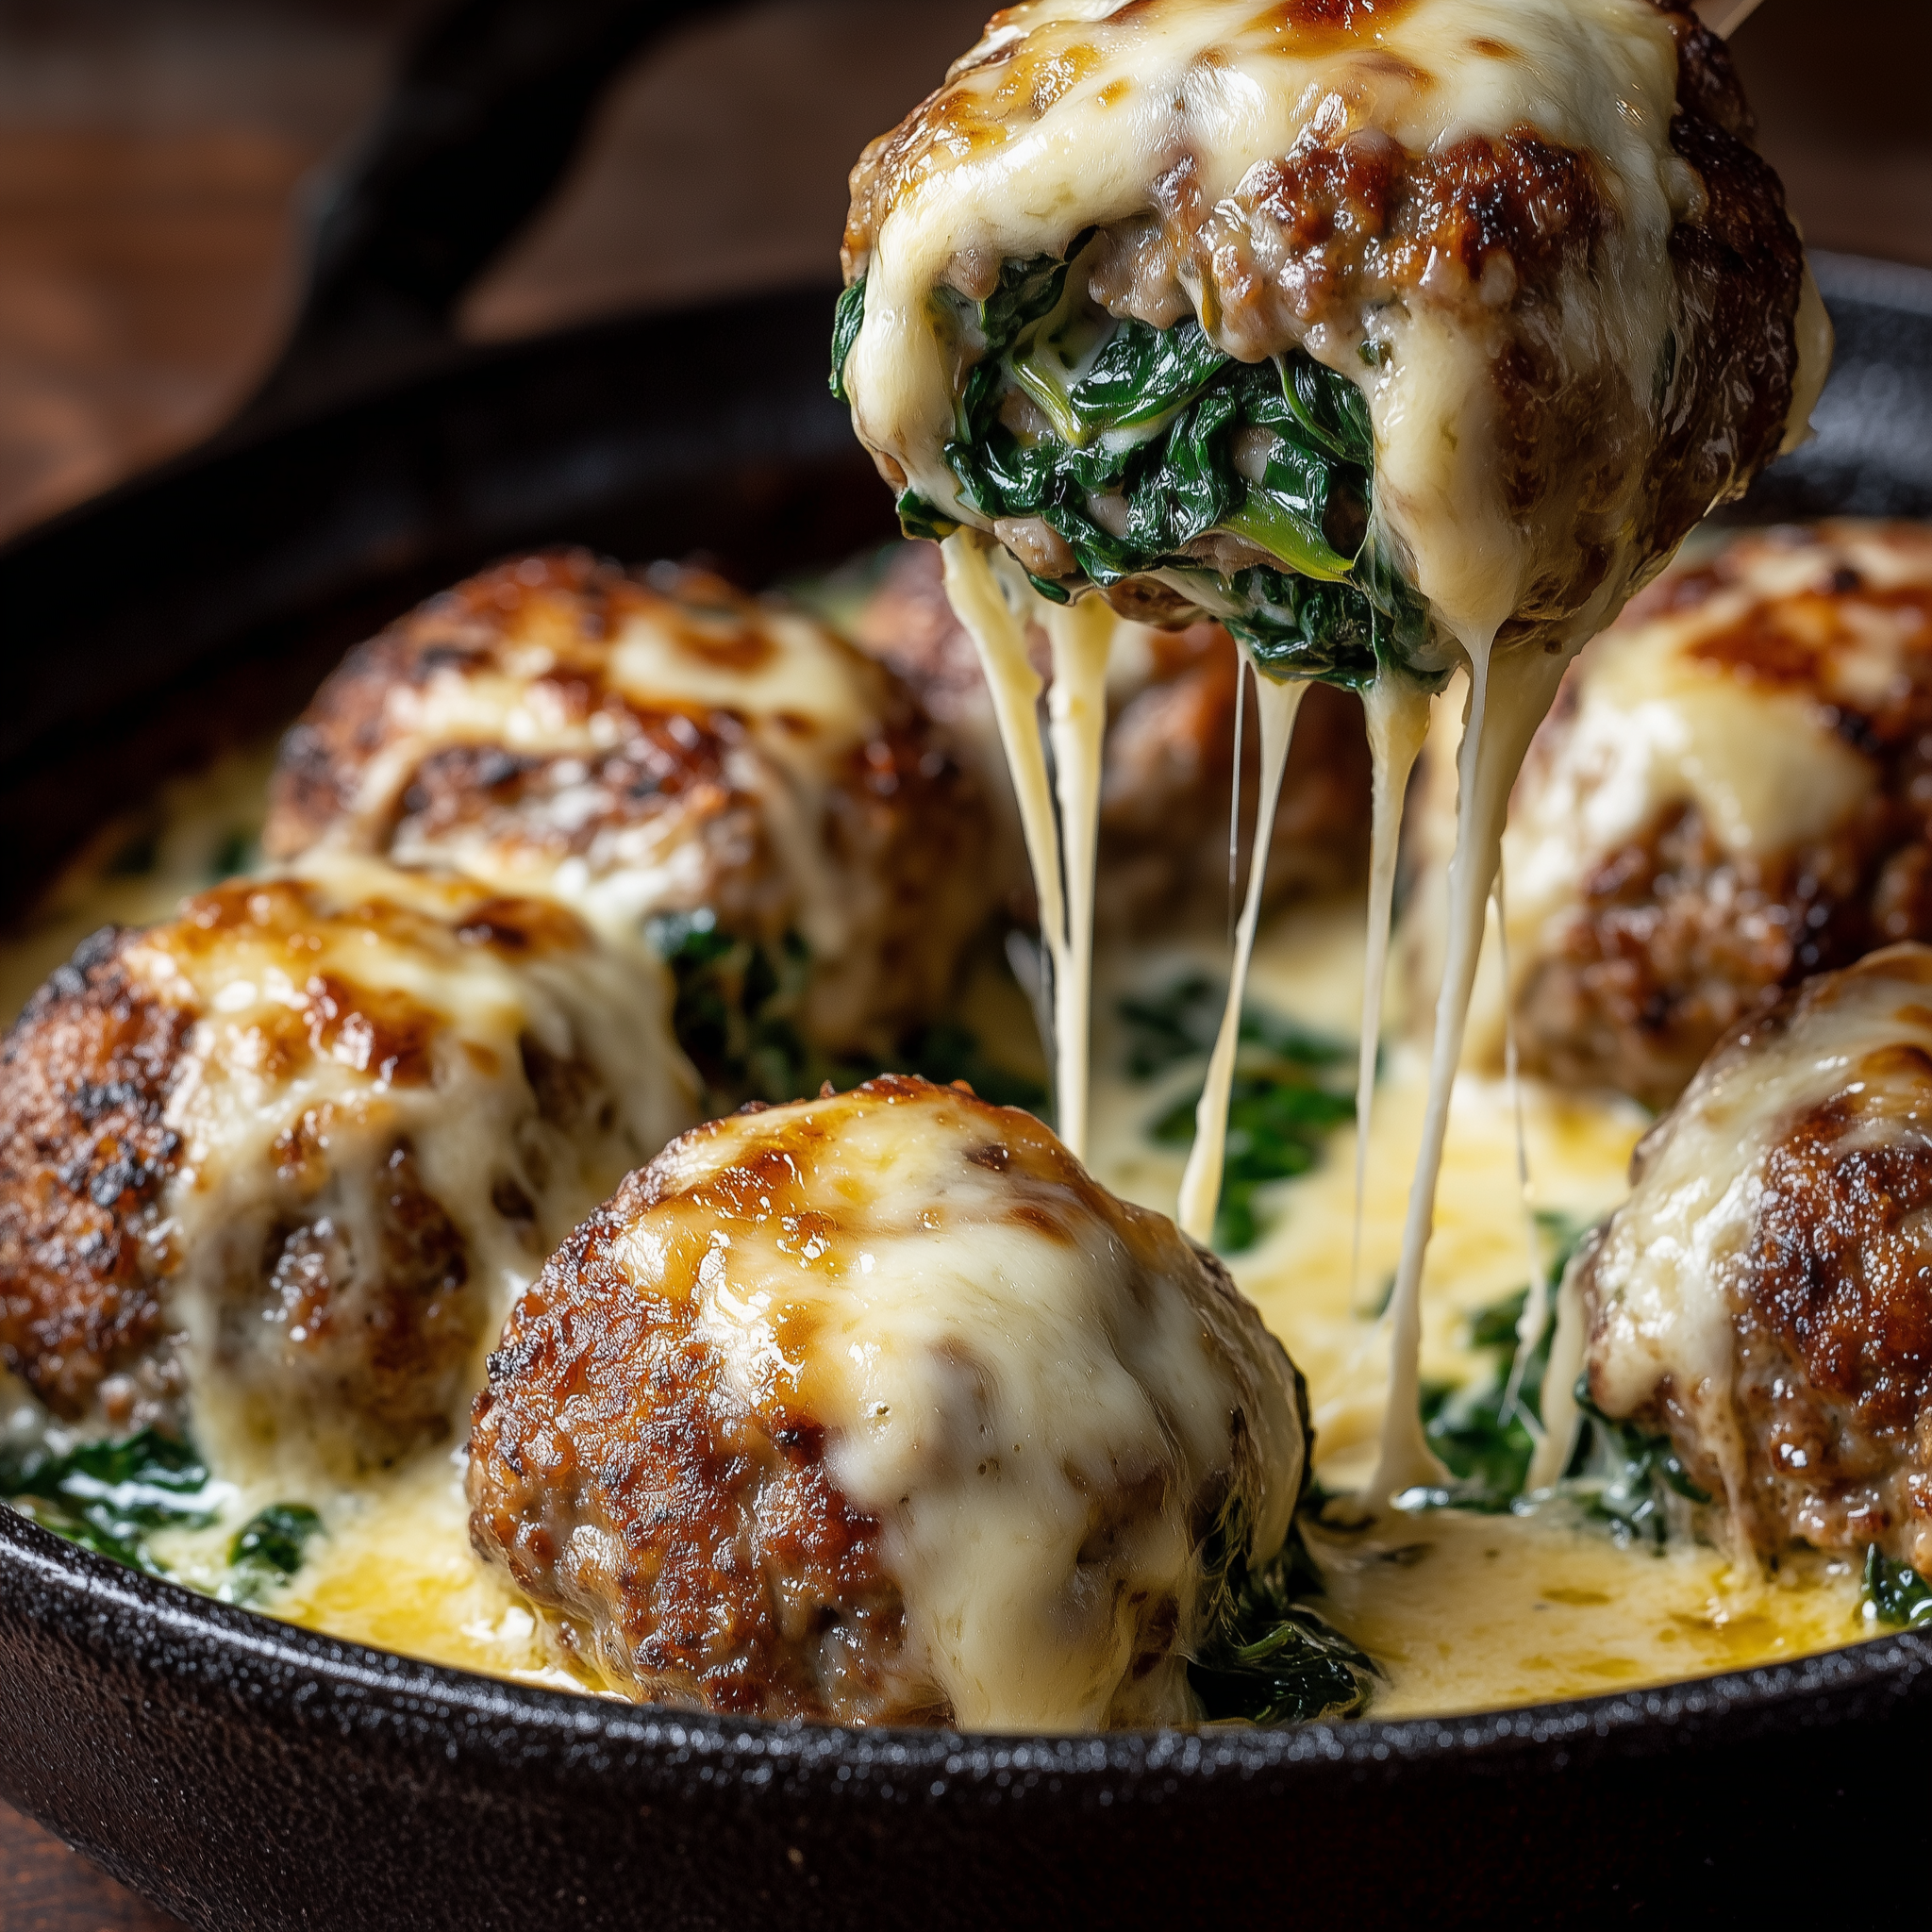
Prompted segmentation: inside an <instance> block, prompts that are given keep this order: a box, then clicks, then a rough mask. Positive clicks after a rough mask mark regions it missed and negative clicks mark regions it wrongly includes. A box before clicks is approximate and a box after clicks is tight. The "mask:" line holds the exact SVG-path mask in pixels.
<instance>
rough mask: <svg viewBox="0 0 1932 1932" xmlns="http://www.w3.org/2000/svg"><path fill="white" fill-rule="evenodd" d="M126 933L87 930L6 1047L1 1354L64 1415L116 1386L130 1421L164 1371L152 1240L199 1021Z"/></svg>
mask: <svg viewBox="0 0 1932 1932" xmlns="http://www.w3.org/2000/svg"><path fill="white" fill-rule="evenodd" d="M124 943H125V936H124V935H122V934H120V933H117V932H115V931H113V930H111V929H108V930H104V931H102V932H99V933H97V934H95V935H94V937H93V938H92V939H91V940H89V941H86V943H85V944H83V945H82V946H81V948H80V950H79V951H78V952H77V953H76V954H75V957H74V959H73V961H72V962H71V963H70V964H69V965H66V966H63V967H61V968H60V969H59V970H58V972H57V973H56V974H54V976H53V977H52V978H51V979H50V980H49V981H48V982H47V984H46V985H45V986H44V987H43V988H42V990H41V991H40V992H39V993H38V994H36V995H35V997H34V1000H33V1002H32V1004H31V1005H30V1006H29V1007H28V1008H27V1009H26V1011H25V1013H24V1014H22V1016H21V1018H20V1019H19V1020H18V1021H17V1022H16V1023H15V1024H14V1026H13V1028H12V1029H11V1031H10V1032H9V1033H8V1037H7V1044H6V1047H5V1049H4V1052H0V1354H4V1357H5V1359H6V1362H7V1365H8V1367H9V1368H10V1369H12V1370H13V1371H14V1372H15V1373H16V1374H20V1375H21V1376H23V1377H24V1378H25V1381H26V1383H27V1385H28V1387H29V1388H31V1389H32V1390H33V1391H34V1392H35V1393H36V1394H37V1395H39V1396H40V1397H41V1399H42V1401H43V1402H45V1403H46V1404H47V1406H48V1407H50V1408H51V1409H52V1410H53V1411H54V1413H55V1414H57V1415H58V1416H60V1417H62V1418H63V1419H65V1420H68V1421H75V1420H77V1419H79V1418H80V1417H82V1416H84V1415H86V1414H87V1413H88V1412H89V1411H90V1410H91V1409H92V1407H93V1406H94V1403H95V1401H96V1398H97V1397H100V1396H101V1395H102V1394H103V1392H104V1390H105V1391H106V1392H107V1393H108V1395H109V1396H110V1397H111V1398H115V1399H113V1400H112V1401H111V1404H110V1407H111V1408H112V1409H113V1410H114V1411H118V1419H120V1420H122V1421H124V1422H125V1421H128V1420H132V1419H133V1410H134V1407H135V1405H136V1404H137V1403H138V1402H140V1401H142V1399H143V1398H146V1399H149V1400H151V1399H152V1397H153V1396H154V1395H155V1394H156V1393H157V1392H158V1385H159V1386H164V1385H165V1384H166V1382H167V1379H168V1378H167V1375H166V1373H165V1367H164V1365H162V1364H158V1363H151V1362H150V1361H149V1357H150V1354H151V1351H152V1350H153V1349H154V1346H155V1344H156V1342H157V1341H158V1338H159V1336H160V1334H161V1331H162V1327H163V1318H162V1312H161V1305H160V1301H159V1298H158V1293H157V1291H156V1283H155V1278H154V1271H153V1267H152V1262H151V1258H150V1257H149V1255H148V1254H147V1251H146V1247H145V1241H146V1238H147V1236H148V1235H149V1234H150V1232H151V1230H152V1227H153V1224H154V1220H155V1203H156V1199H157V1196H158V1193H159V1191H160V1189H161V1184H162V1182H163V1181H164V1180H165V1179H166V1178H167V1176H168V1175H169V1174H172V1173H173V1172H174V1169H175V1162H176V1158H177V1155H178V1153H179V1137H178V1136H177V1135H176V1134H175V1132H174V1131H173V1129H171V1128H170V1127H169V1126H167V1125H166V1124H165V1123H164V1122H163V1120H162V1118H161V1114H162V1108H163V1107H164V1105H165V1103H166V1099H167V1094H168V1091H169V1088H170V1086H171V1085H172V1083H173V1081H174V1078H175V1072H176V1070H177V1068H178V1066H179V1063H180V1057H181V1052H182V1046H183V1042H184V1041H185V1038H186V1036H187V1033H188V1030H189V1027H190V1026H191V1025H192V1018H193V1016H192V1013H190V1012H188V1011H185V1010H184V1009H183V1008H180V1007H178V1006H176V1005H173V1004H171V1003H169V1002H167V1001H165V1000H162V999H159V998H158V997H157V996H156V995H155V994H154V992H153V991H150V990H149V989H148V988H146V987H144V986H142V985H141V984H140V983H139V982H138V981H135V980H133V979H131V978H130V977H129V976H128V974H126V972H125V970H124V968H123V966H122V962H121V954H122V951H123V948H124ZM144 1368H145V1369H146V1370H147V1373H146V1374H143V1373H142V1370H143V1369H144ZM142 1419H152V1418H149V1417H146V1416H143V1418H142Z"/></svg>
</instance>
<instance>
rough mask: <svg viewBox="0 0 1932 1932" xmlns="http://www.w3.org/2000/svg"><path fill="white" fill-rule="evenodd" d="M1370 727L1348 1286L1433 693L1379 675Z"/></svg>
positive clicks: (1372, 689) (1368, 710)
mask: <svg viewBox="0 0 1932 1932" xmlns="http://www.w3.org/2000/svg"><path fill="white" fill-rule="evenodd" d="M1362 712H1363V715H1364V717H1365V719H1366V720H1367V723H1368V727H1369V761H1370V769H1371V773H1372V778H1371V788H1372V807H1371V809H1372V814H1373V816H1372V821H1371V830H1370V834H1369V913H1368V918H1369V942H1368V958H1367V961H1366V963H1365V965H1364V969H1363V974H1362V1037H1361V1050H1360V1055H1359V1057H1358V1058H1357V1062H1356V1082H1355V1136H1356V1138H1355V1241H1354V1246H1353V1250H1352V1256H1351V1259H1350V1261H1349V1294H1350V1297H1351V1299H1352V1298H1353V1296H1354V1294H1355V1291H1356V1289H1357V1286H1358V1285H1359V1284H1358V1282H1357V1275H1358V1274H1359V1273H1360V1270H1361V1254H1362V1198H1363V1194H1364V1192H1365V1191H1366V1189H1367V1186H1368V1178H1369V1167H1368V1162H1369V1129H1370V1126H1371V1125H1372V1124H1373V1122H1374V1110H1375V1066H1376V1062H1377V1061H1378V1060H1379V1059H1380V1058H1381V1046H1382V995H1383V992H1384V991H1385V989H1386V982H1387V980H1388V977H1389V932H1390V927H1391V924H1393V922H1394V917H1395V863H1396V860H1397V859H1398V858H1400V856H1401V851H1402V807H1403V802H1404V800H1405V799H1407V796H1408V780H1409V774H1411V773H1412V772H1413V771H1414V770H1415V761H1416V759H1417V758H1419V757H1420V756H1421V755H1422V748H1423V741H1424V739H1425V738H1427V736H1428V735H1429V694H1428V692H1427V691H1426V690H1424V688H1423V687H1422V686H1421V685H1419V684H1417V683H1415V682H1414V681H1413V680H1412V679H1410V678H1407V677H1392V676H1383V677H1378V678H1376V679H1375V681H1374V683H1373V684H1372V685H1370V686H1369V688H1368V689H1367V690H1366V691H1363V692H1362Z"/></svg>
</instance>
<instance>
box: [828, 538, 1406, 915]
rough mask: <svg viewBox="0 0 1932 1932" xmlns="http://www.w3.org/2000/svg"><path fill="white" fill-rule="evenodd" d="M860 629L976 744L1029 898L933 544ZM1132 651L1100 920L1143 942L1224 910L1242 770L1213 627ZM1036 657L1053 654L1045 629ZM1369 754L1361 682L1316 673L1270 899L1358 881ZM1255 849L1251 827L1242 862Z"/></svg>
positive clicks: (1249, 777)
mask: <svg viewBox="0 0 1932 1932" xmlns="http://www.w3.org/2000/svg"><path fill="white" fill-rule="evenodd" d="M857 635H858V641H859V642H860V643H861V644H862V645H863V646H864V647H865V648H866V649H867V650H869V651H872V652H873V653H874V654H875V655H876V656H878V657H880V658H883V659H884V661H885V662H887V663H888V664H890V665H891V667H892V669H893V670H894V671H896V672H897V673H898V674H899V675H901V676H902V677H904V678H905V679H906V681H907V682H908V684H909V685H911V686H912V688H913V689H914V690H915V691H917V692H918V693H919V695H920V697H921V699H922V701H923V702H924V704H925V706H926V707H927V708H928V709H929V710H931V711H932V713H933V714H934V715H935V716H936V717H938V718H940V719H941V720H942V721H943V722H945V723H946V724H948V725H950V726H951V727H952V728H953V729H954V731H955V733H956V735H957V737H958V741H960V743H961V744H962V745H964V746H966V747H968V748H969V749H970V750H971V751H972V753H973V754H974V761H975V769H976V771H977V773H978V775H979V777H980V780H981V783H982V785H983V786H984V788H985V789H986V791H988V793H989V794H990V795H991V796H994V797H996V798H999V799H1001V800H1002V802H1003V803H1005V804H1006V806H1007V812H1008V820H1009V824H1008V826H1007V837H1006V840H1005V841H1004V844H1003V851H1004V853H1005V855H1006V867H1005V873H1004V886H1005V890H1006V893H1007V896H1008V900H1009V902H1013V903H1019V904H1023V905H1024V904H1030V893H1031V883H1030V877H1029V874H1028V872H1027V868H1026V857H1025V850H1024V844H1023V842H1022V841H1021V838H1020V832H1019V824H1018V818H1017V814H1016V813H1015V812H1014V811H1013V808H1012V807H1011V804H1010V799H1011V791H1010V783H1009V781H1008V778H1007V776H1006V768H1005V760H1004V754H1003V753H1002V751H1001V749H1000V745H999V735H998V728H997V726H996V725H995V724H994V722H993V718H992V709H991V698H990V697H989V696H988V693H987V690H986V681H985V678H984V676H983V675H982V674H981V672H980V669H979V660H978V657H977V654H976V653H975V651H974V647H973V641H972V640H971V639H970V638H969V637H968V636H967V634H966V632H965V630H964V629H963V628H962V626H961V625H959V623H958V619H957V618H956V617H955V616H954V615H953V611H952V607H951V606H950V605H949V604H948V603H947V601H946V595H945V591H944V587H943V585H942V583H941V567H940V556H939V550H938V546H937V545H935V544H931V543H913V544H908V545H906V546H905V548H904V549H902V550H900V551H899V552H897V553H896V554H895V555H894V557H893V558H892V560H891V563H890V564H889V566H888V567H887V570H886V572H885V575H884V576H883V578H882V580H881V582H880V585H879V587H878V589H877V590H876V591H874V594H873V596H872V597H871V598H870V600H869V601H868V602H867V604H866V606H865V608H863V610H862V611H861V612H860V615H859V618H858V625H857ZM1039 643H1040V650H1039V654H1038V658H1039V663H1038V668H1039V669H1040V670H1041V673H1042V675H1045V674H1047V673H1048V671H1049V669H1050V667H1049V665H1048V662H1047V659H1046V657H1045V641H1044V639H1043V638H1041V639H1040V641H1039ZM1131 644H1132V646H1133V647H1134V649H1135V650H1136V651H1137V652H1138V653H1139V661H1137V662H1134V663H1131V664H1123V665H1121V666H1117V667H1116V671H1115V674H1114V675H1112V676H1111V677H1110V678H1109V686H1110V691H1109V717H1108V735H1107V742H1106V749H1105V759H1106V762H1105V767H1104V771H1103V775H1102V783H1101V805H1100V860H1099V878H1098V884H1097V891H1098V898H1097V904H1096V915H1095V916H1096V920H1097V923H1098V924H1099V927H1100V929H1101V931H1102V932H1103V933H1108V934H1112V935H1114V936H1116V937H1119V938H1123V939H1127V940H1136V939H1149V938H1155V937H1158V936H1160V935H1161V934H1164V933H1169V932H1174V931H1185V930H1187V929H1189V928H1191V927H1202V926H1212V925H1218V924H1221V923H1222V922H1223V921H1224V919H1225V917H1226V914H1227V906H1228V885H1227V842H1228V818H1229V809H1228V808H1229V805H1230V803H1231V799H1230V791H1231V788H1232V785H1233V779H1234V723H1235V679H1236V677H1237V675H1239V673H1240V668H1241V660H1240V658H1239V656H1238V655H1237V652H1236V648H1235V644H1234V641H1233V640H1232V639H1231V638H1230V637H1229V636H1228V635H1227V633H1226V632H1225V631H1224V630H1223V629H1222V628H1221V626H1220V625H1194V626H1193V627H1192V628H1191V629H1188V630H1183V631H1150V632H1145V633H1142V634H1141V635H1140V636H1139V637H1138V638H1135V639H1133V640H1131ZM1245 726H1246V728H1245V742H1244V745H1243V749H1242V757H1241V813H1242V824H1243V826H1244V827H1246V826H1252V824H1253V823H1254V813H1255V806H1256V798H1257V791H1258V787H1259V770H1260V747H1259V736H1258V731H1257V725H1256V722H1255V719H1254V716H1253V708H1252V707H1249V708H1248V715H1247V717H1246V721H1245ZM1368 826H1369V753H1368V739H1367V735H1366V733H1365V731H1364V729H1363V726H1362V717H1361V706H1360V703H1359V701H1358V700H1357V698H1356V697H1355V696H1354V694H1353V693H1352V692H1348V691H1337V690H1333V689H1331V688H1330V687H1328V686H1325V685H1317V686H1315V687H1313V688H1312V689H1311V690H1310V691H1308V693H1307V697H1306V699H1305V700H1304V702H1303V706H1302V709H1301V713H1300V717H1299V719H1298V722H1297V724H1296V727H1295V741H1294V749H1293V752H1292V754H1291V758H1290V759H1289V767H1288V775H1287V778H1286V779H1285V781H1284V783H1283V786H1282V793H1281V803H1280V807H1279V808H1278V810H1277V811H1276V814H1275V819H1274V839H1273V841H1272V843H1271V845H1270V848H1269V857H1268V885H1267V889H1266V890H1267V900H1266V903H1267V904H1268V905H1270V906H1271V907H1272V906H1278V905H1281V904H1284V903H1286V902H1287V901H1289V900H1291V899H1293V898H1297V897H1301V896H1305V895H1307V894H1311V893H1316V892H1321V891H1333V890H1337V889H1341V888H1345V887H1348V886H1352V885H1354V884H1356V883H1357V881H1359V879H1360V878H1361V877H1362V875H1363V874H1364V872H1365V870H1366V867H1367V863H1368ZM1246 863H1247V853H1246V841H1245V840H1244V841H1243V852H1242V859H1241V869H1242V872H1243V873H1245V870H1246Z"/></svg>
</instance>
